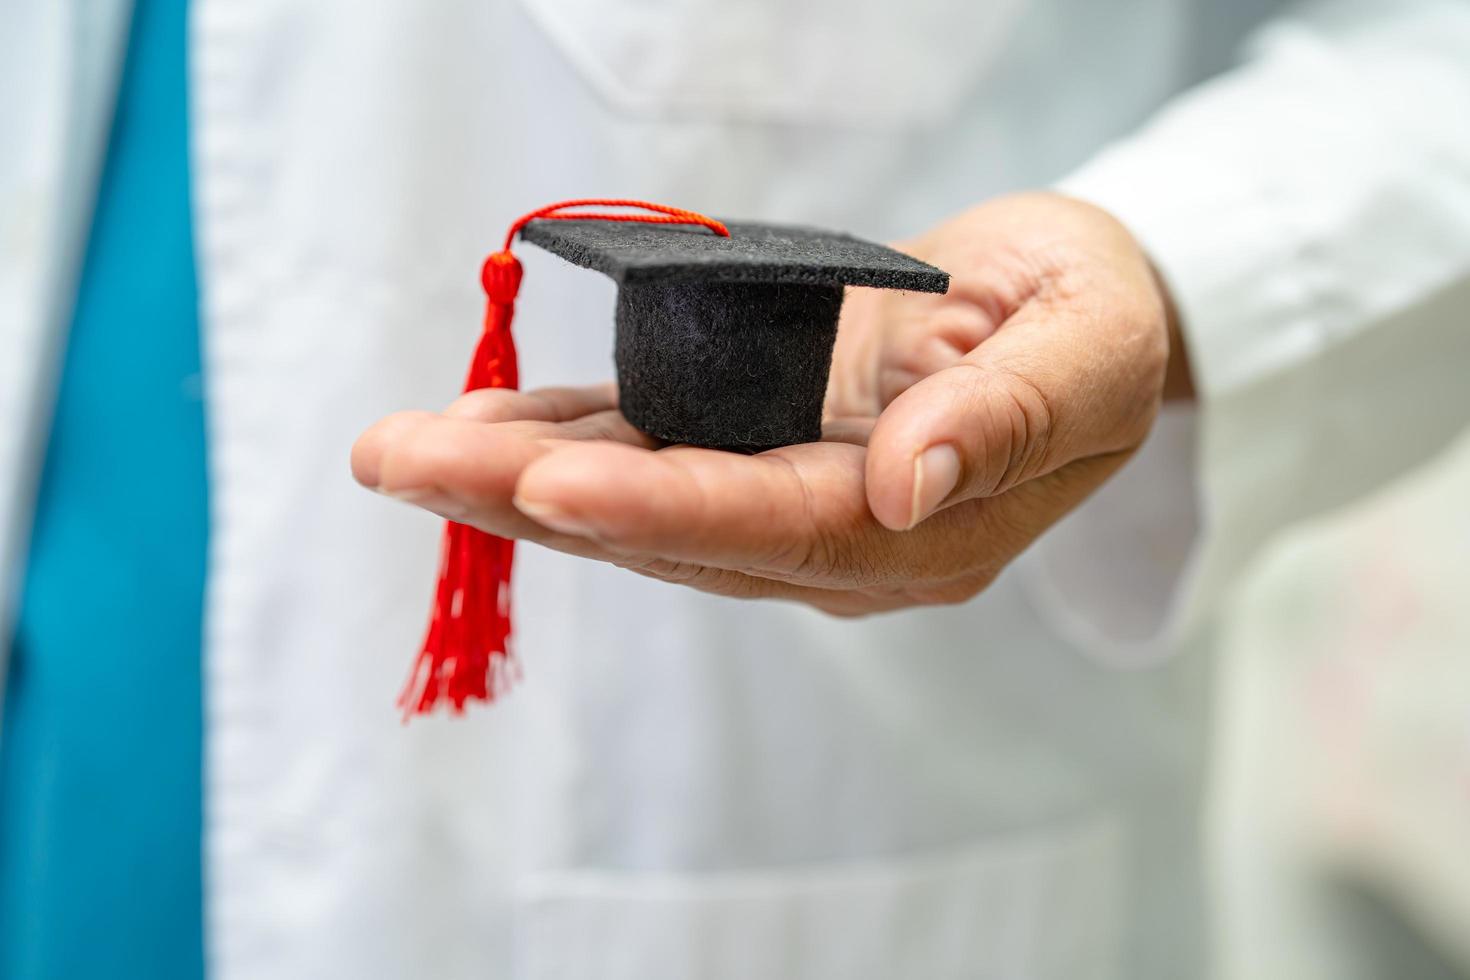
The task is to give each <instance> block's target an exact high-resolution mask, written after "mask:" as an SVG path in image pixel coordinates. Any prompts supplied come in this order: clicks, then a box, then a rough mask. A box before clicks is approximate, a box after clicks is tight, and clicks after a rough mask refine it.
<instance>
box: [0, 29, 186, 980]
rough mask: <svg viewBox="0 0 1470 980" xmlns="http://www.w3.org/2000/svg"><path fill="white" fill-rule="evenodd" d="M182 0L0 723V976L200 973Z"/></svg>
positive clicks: (85, 299)
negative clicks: (0, 725) (0, 728)
mask: <svg viewBox="0 0 1470 980" xmlns="http://www.w3.org/2000/svg"><path fill="white" fill-rule="evenodd" d="M185 6H186V4H185V2H184V0H137V3H136V6H135V9H134V13H133V23H132V27H131V34H130V37H129V42H128V52H127V56H126V62H125V64H124V68H123V75H122V79H121V85H120V89H119V93H118V103H117V112H116V117H115V119H114V122H113V125H112V131H111V136H110V140H109V144H108V151H107V159H106V162H105V165H104V168H103V175H102V183H101V188H100V195H99V198H98V203H97V209H96V213H95V215H94V218H93V223H92V230H91V236H90V239H89V242H88V246H87V254H86V259H85V264H84V267H83V271H82V277H81V282H80V286H79V291H78V295H77V303H76V309H75V313H74V315H73V320H72V324H71V334H70V336H69V339H68V344H67V350H66V356H65V362H64V366H63V369H62V378H61V384H60V389H59V393H58V396H57V404H56V412H55V418H54V422H53V426H52V431H51V438H50V442H49V445H48V449H47V455H46V459H45V464H44V470H43V472H42V476H41V486H40V498H39V504H38V508H37V511H36V515H35V523H34V529H33V534H32V541H31V550H30V554H29V561H28V565H27V569H26V574H25V578H24V583H23V589H24V591H23V594H22V597H21V605H20V612H19V618H18V620H17V623H18V625H17V631H16V635H15V637H14V647H13V653H12V656H11V659H10V667H9V670H10V674H9V677H8V679H7V684H6V686H5V710H4V726H5V727H4V732H3V736H0V977H3V978H5V980H50V978H58V980H59V978H75V977H109V978H124V980H126V978H133V977H139V978H141V977H147V978H149V980H174V978H180V980H182V978H197V977H202V976H203V974H204V954H203V927H202V892H203V889H202V871H201V868H202V861H201V854H200V848H201V845H200V841H201V823H202V817H201V813H202V797H201V784H202V780H201V766H202V761H201V759H202V751H201V746H202V734H203V733H202V712H201V702H202V698H201V689H200V684H201V681H200V661H201V620H202V610H203V597H204V578H205V552H206V543H207V534H208V502H207V485H206V476H205V473H206V470H205V429H204V403H203V397H202V395H203V393H202V384H201V375H200V370H201V369H200V351H199V321H198V312H197V308H198V291H197V285H196V281H195V269H194V253H193V238H192V231H191V215H190V207H189V174H188V111H187V97H186V23H185V22H186V10H185Z"/></svg>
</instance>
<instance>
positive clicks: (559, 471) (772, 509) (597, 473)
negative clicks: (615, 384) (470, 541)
mask: <svg viewBox="0 0 1470 980" xmlns="http://www.w3.org/2000/svg"><path fill="white" fill-rule="evenodd" d="M862 458H863V450H862V449H861V448H860V447H858V446H852V445H845V444H840V443H814V444H809V445H804V446H793V447H788V448H787V449H783V450H778V451H776V452H771V453H763V454H760V455H758V456H740V455H736V454H734V453H724V452H718V451H715V450H707V449H694V448H691V447H676V448H673V449H667V450H664V451H661V452H657V453H648V452H639V451H637V450H634V449H631V448H628V447H624V446H617V445H612V444H607V443H591V444H583V445H577V446H571V447H568V448H566V449H565V450H563V451H559V452H557V453H555V454H552V455H548V456H545V457H542V458H539V459H537V460H535V461H534V462H533V463H532V464H530V465H528V466H527V467H526V469H525V472H524V473H523V474H522V476H521V479H520V482H519V484H518V485H517V488H516V500H515V503H516V506H517V507H518V508H519V509H520V510H521V511H522V513H525V514H527V515H529V516H530V517H532V518H534V519H535V520H536V521H537V522H538V523H540V524H544V525H546V526H548V527H553V528H556V529H557V530H560V531H564V532H566V533H569V534H576V535H584V536H588V537H591V538H593V539H594V540H597V541H599V542H600V543H602V544H605V545H608V546H609V547H612V548H614V549H615V550H626V551H630V552H636V553H640V554H650V555H658V556H661V557H665V558H669V559H672V560H676V561H687V562H693V563H697V564H701V565H713V566H716V567H721V568H733V569H740V570H749V571H753V572H755V573H757V574H761V575H763V576H766V577H769V576H771V575H773V574H774V575H777V576H795V577H801V576H802V575H803V574H804V573H805V572H807V571H809V570H811V569H814V568H817V567H818V566H822V567H823V569H824V570H826V566H827V565H829V564H833V563H829V562H825V561H823V560H822V554H823V553H826V552H829V551H831V550H832V549H828V548H826V543H827V542H829V541H831V540H832V539H833V537H834V536H838V535H846V536H849V537H850V536H853V535H856V534H860V533H862V532H863V530H865V529H866V528H867V527H870V526H872V521H871V518H870V516H869V515H868V513H867V503H866V501H865V499H864V496H863V489H862ZM838 574H839V573H836V572H834V573H833V578H834V579H835V578H837V577H838ZM814 584H833V585H839V584H840V585H846V584H848V583H846V582H844V581H833V582H830V583H829V582H816V583H814Z"/></svg>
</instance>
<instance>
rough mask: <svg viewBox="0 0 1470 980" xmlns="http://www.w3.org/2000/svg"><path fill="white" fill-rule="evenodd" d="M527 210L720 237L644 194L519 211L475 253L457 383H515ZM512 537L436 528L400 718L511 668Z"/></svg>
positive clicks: (485, 695) (460, 527)
mask: <svg viewBox="0 0 1470 980" xmlns="http://www.w3.org/2000/svg"><path fill="white" fill-rule="evenodd" d="M584 206H602V207H626V208H639V209H642V210H644V211H652V212H655V213H654V214H642V215H626V214H599V213H589V212H585V211H567V210H566V209H568V208H577V207H584ZM537 218H559V219H568V220H594V221H639V222H649V223H653V224H692V225H702V226H704V227H706V228H708V229H710V230H711V231H713V232H714V233H715V234H717V235H721V236H724V237H728V236H729V234H730V232H729V230H728V229H726V228H725V226H724V225H723V224H721V223H720V222H718V221H716V220H714V219H713V218H707V217H705V216H704V215H702V214H695V213H694V212H693V211H685V210H683V209H682V208H671V207H668V206H666V205H662V204H649V203H648V202H646V201H627V200H608V199H588V200H579V201H563V202H561V203H559V204H552V205H549V206H547V207H544V208H540V209H538V210H536V211H532V212H531V213H530V214H527V215H524V216H522V217H521V218H519V219H518V220H517V221H516V222H515V224H513V225H511V226H510V231H509V232H508V233H507V234H506V236H505V247H504V248H503V249H502V250H501V251H499V252H496V253H495V254H493V255H491V256H490V257H489V258H487V259H486V260H485V264H484V266H483V267H482V268H481V270H480V281H481V283H482V284H483V285H484V287H485V296H486V297H487V299H488V301H489V302H488V305H487V306H486V309H485V332H484V333H483V334H482V335H481V336H480V343H479V345H478V346H477V347H476V349H475V356H474V359H473V360H472V361H471V362H470V370H469V376H468V377H466V378H465V386H464V390H465V391H475V390H477V389H479V388H515V387H517V386H518V385H519V384H520V378H519V372H518V368H517V364H516V348H515V340H514V339H513V337H512V336H511V330H510V325H511V320H512V319H513V318H514V316H515V299H516V294H517V293H518V292H519V291H520V287H521V263H520V261H519V260H518V259H517V258H516V257H515V256H514V255H512V254H511V251H510V246H511V244H512V243H513V242H514V241H515V236H516V234H517V233H519V232H520V230H521V229H522V228H524V227H525V226H526V224H527V223H528V222H531V221H533V220H535V219H537ZM514 558H515V542H514V541H511V540H508V539H506V538H501V537H497V536H495V535H493V534H486V533H485V532H484V531H481V530H479V529H478V528H474V527H470V526H469V525H467V524H458V523H455V522H453V521H451V522H450V523H449V526H448V527H446V528H445V530H444V551H443V557H442V559H441V560H440V563H439V586H438V588H437V589H436V591H435V593H434V610H433V614H432V616H431V618H430V620H429V631H428V634H427V635H426V636H425V637H424V645H423V648H422V649H421V650H420V651H419V655H418V659H417V660H415V661H414V666H413V672H412V673H411V674H410V675H409V678H408V683H407V684H406V685H405V686H404V689H403V693H402V694H401V695H399V698H398V706H399V707H400V708H402V709H403V717H404V720H405V721H407V720H408V718H409V717H411V716H412V715H414V714H429V713H431V712H432V711H433V710H434V708H435V707H436V706H437V705H438V704H439V702H440V701H441V700H447V701H448V702H449V703H450V705H451V706H452V707H453V709H454V711H455V713H456V714H458V713H460V712H462V711H463V710H464V704H465V702H466V701H469V700H472V699H478V700H481V701H490V700H493V699H494V698H495V697H496V696H497V695H498V694H500V693H501V692H502V691H504V690H505V689H506V688H507V687H509V686H510V684H511V683H513V682H514V681H515V679H516V677H517V676H518V675H519V670H518V668H517V666H516V661H515V658H514V657H513V656H512V651H511V645H510V633H511V629H510V570H511V563H512V561H513V560H514Z"/></svg>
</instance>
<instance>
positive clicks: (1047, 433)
mask: <svg viewBox="0 0 1470 980" xmlns="http://www.w3.org/2000/svg"><path fill="white" fill-rule="evenodd" d="M1029 326H1032V325H1029V324H1027V325H1023V324H1021V323H1013V324H1011V325H1009V333H1007V331H1006V330H1002V331H1001V332H1000V333H998V334H997V335H996V336H994V337H992V338H990V339H989V340H987V341H985V342H983V343H981V344H980V345H979V346H978V347H976V348H975V349H974V350H972V351H971V352H970V353H969V354H967V355H966V356H965V358H964V359H963V360H962V361H961V362H960V363H959V364H956V365H954V366H952V367H949V368H946V369H945V370H942V371H939V372H937V373H935V374H932V375H930V376H929V377H927V378H925V379H924V380H922V381H920V382H919V383H918V384H915V385H914V386H913V387H911V388H909V389H908V390H907V391H905V392H904V393H903V394H901V395H900V396H899V397H898V398H896V399H894V401H893V402H892V403H891V404H890V405H889V406H888V407H887V408H886V409H885V410H884V411H883V414H882V415H880V416H879V417H878V422H877V424H876V425H875V426H874V428H873V433H872V436H871V438H870V439H869V441H868V456H867V460H866V464H865V466H866V470H865V481H866V484H867V495H868V506H869V508H870V509H871V510H872V512H873V516H874V517H876V518H877V519H878V521H879V522H881V523H882V524H883V525H885V526H886V527H889V528H892V529H893V530H904V529H907V528H910V527H913V526H914V525H915V524H917V523H919V522H920V521H922V520H924V519H925V518H926V517H928V516H929V515H930V514H933V513H934V512H935V511H936V510H939V509H940V508H942V507H946V506H949V505H951V504H955V503H958V502H960V501H962V500H969V499H972V498H975V497H991V496H995V495H997V494H1001V493H1004V492H1006V491H1007V490H1009V489H1011V488H1012V487H1014V486H1016V485H1017V484H1020V483H1023V482H1025V481H1028V480H1032V479H1035V478H1036V477H1038V476H1042V475H1044V474H1046V473H1050V472H1052V471H1053V470H1056V469H1057V468H1059V467H1061V466H1064V465H1066V464H1067V463H1070V462H1072V461H1073V460H1076V459H1081V458H1084V457H1088V456H1094V455H1101V454H1104V453H1114V452H1119V451H1122V450H1128V449H1132V448H1135V447H1136V446H1137V445H1138V444H1139V443H1141V442H1142V441H1143V438H1144V436H1145V435H1147V433H1148V430H1149V428H1150V427H1151V426H1152V424H1153V418H1154V415H1155V414H1156V413H1157V409H1158V392H1157V390H1156V389H1157V387H1158V384H1157V383H1156V380H1155V379H1154V378H1153V375H1154V374H1158V373H1159V371H1158V369H1157V366H1156V365H1154V364H1152V363H1150V362H1151V361H1152V360H1154V358H1151V357H1139V358H1135V357H1133V356H1129V355H1131V354H1133V353H1135V352H1134V351H1128V353H1127V354H1123V356H1117V355H1118V354H1120V353H1122V352H1114V355H1115V356H1100V352H1099V351H1098V350H1097V347H1096V346H1095V343H1089V342H1087V339H1086V338H1082V337H1079V336H1078V335H1077V334H1076V333H1074V332H1072V331H1069V330H1065V329H1055V328H1056V327H1057V326H1059V324H1058V323H1057V322H1056V321H1055V320H1054V321H1053V322H1052V327H1053V329H1052V330H1049V331H1044V332H1039V333H1038V332H1034V331H1032V330H1030V329H1027V327H1029ZM1018 328H1019V329H1018ZM1041 337H1045V340H1044V341H1043V342H1041V343H1039V344H1038V343H1037V341H1038V340H1039V339H1040V338H1041ZM1093 339H1094V340H1095V337H1094V338H1093ZM1123 346H1124V349H1125V350H1126V349H1127V347H1128V346H1130V345H1123ZM1160 363H1162V362H1160Z"/></svg>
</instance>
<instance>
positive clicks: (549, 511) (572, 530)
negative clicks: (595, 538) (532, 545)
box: [511, 497, 592, 538]
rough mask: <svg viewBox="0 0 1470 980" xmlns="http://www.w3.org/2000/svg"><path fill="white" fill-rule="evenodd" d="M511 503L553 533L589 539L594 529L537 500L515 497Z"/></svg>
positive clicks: (559, 509) (558, 508)
mask: <svg viewBox="0 0 1470 980" xmlns="http://www.w3.org/2000/svg"><path fill="white" fill-rule="evenodd" d="M511 503H513V504H515V506H516V510H518V511H520V512H521V513H522V514H525V515H526V516H527V517H529V518H530V519H531V520H533V521H535V522H536V523H537V524H540V525H542V526H543V527H549V528H551V529H552V530H553V531H560V532H561V533H562V534H573V535H576V536H577V537H579V538H585V537H589V536H590V535H591V533H592V528H591V526H590V525H588V524H587V523H586V522H584V521H582V520H581V519H580V518H577V517H573V516H572V515H571V514H568V513H567V512H566V511H564V510H562V509H561V508H560V507H557V506H555V505H553V504H547V503H542V502H540V501H536V500H526V499H524V498H522V497H514V498H512V499H511Z"/></svg>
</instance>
